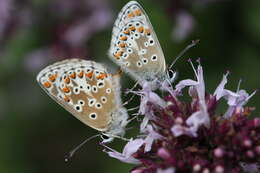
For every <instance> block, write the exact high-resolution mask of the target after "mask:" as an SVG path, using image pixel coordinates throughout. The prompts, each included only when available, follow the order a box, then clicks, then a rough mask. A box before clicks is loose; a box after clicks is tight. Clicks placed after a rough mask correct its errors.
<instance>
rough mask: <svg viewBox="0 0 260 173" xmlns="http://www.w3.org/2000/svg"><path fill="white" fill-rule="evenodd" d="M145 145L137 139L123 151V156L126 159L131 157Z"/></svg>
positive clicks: (141, 140) (129, 143)
mask: <svg viewBox="0 0 260 173" xmlns="http://www.w3.org/2000/svg"><path fill="white" fill-rule="evenodd" d="M143 144H144V140H143V139H135V140H131V141H130V142H128V143H127V144H126V145H125V147H124V150H123V155H124V156H126V157H130V156H131V155H132V154H133V153H135V152H136V151H137V150H138V149H139V148H140V147H141V146H142V145H143Z"/></svg>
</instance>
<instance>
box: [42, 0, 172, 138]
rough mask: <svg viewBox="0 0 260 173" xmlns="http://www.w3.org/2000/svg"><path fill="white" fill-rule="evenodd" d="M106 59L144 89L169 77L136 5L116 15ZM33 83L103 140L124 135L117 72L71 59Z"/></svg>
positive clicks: (152, 34) (124, 114)
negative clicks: (110, 59)
mask: <svg viewBox="0 0 260 173" xmlns="http://www.w3.org/2000/svg"><path fill="white" fill-rule="evenodd" d="M109 55H110V58H112V60H113V61H114V62H115V63H116V64H118V65H119V66H120V67H121V69H123V71H125V72H127V73H129V74H130V75H131V76H132V77H133V78H134V79H136V80H137V81H138V82H139V83H140V84H141V85H142V86H143V85H144V83H145V82H151V83H153V84H152V85H154V84H155V85H154V87H152V88H158V86H157V84H158V82H156V81H159V82H162V81H171V80H172V79H173V76H169V73H168V71H167V70H166V63H165V58H164V55H163V52H162V49H161V46H160V44H159V41H158V39H157V37H156V34H155V32H154V30H153V27H152V25H151V23H150V21H149V19H148V16H147V15H146V13H145V11H144V10H143V8H142V7H141V6H140V4H138V3H137V2H135V1H131V2H129V3H127V4H126V5H125V6H124V7H123V9H122V10H121V12H120V13H119V15H118V19H117V20H116V22H115V25H114V28H113V32H112V41H111V46H110V50H109ZM37 81H38V82H39V84H40V86H41V87H42V88H43V89H44V90H45V91H46V92H47V93H48V95H50V96H51V97H52V98H53V99H54V100H55V101H56V102H58V103H59V104H60V105H61V106H63V107H64V108H65V109H66V110H67V111H69V112H70V113H71V114H72V115H74V116H75V117H76V118H78V119H79V120H80V121H82V122H83V123H85V124H86V125H88V126H90V127H92V128H94V129H96V130H98V131H100V132H102V134H105V136H107V137H108V139H106V140H105V142H109V141H111V140H112V139H113V138H114V137H118V136H123V135H124V133H125V126H126V125H127V123H128V122H129V120H128V114H127V111H126V109H125V108H124V107H123V105H122V103H121V98H120V83H119V75H118V74H114V75H113V74H109V73H108V72H107V70H106V69H105V67H104V66H102V65H101V64H99V63H96V62H93V61H86V60H80V59H69V60H63V61H61V62H57V63H55V64H53V65H50V66H48V67H46V68H44V69H43V70H42V71H41V72H40V73H39V74H38V76H37ZM154 81H155V82H154Z"/></svg>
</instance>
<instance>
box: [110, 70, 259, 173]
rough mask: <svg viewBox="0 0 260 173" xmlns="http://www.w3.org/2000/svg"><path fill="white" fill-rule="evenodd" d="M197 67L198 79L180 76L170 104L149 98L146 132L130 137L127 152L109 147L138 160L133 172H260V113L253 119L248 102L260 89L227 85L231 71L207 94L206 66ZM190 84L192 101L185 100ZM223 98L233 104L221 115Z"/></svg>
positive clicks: (121, 157) (127, 159) (118, 156)
mask: <svg viewBox="0 0 260 173" xmlns="http://www.w3.org/2000/svg"><path fill="white" fill-rule="evenodd" d="M193 69H194V68H193ZM194 72H195V75H196V80H191V79H187V80H182V81H180V82H179V83H178V84H177V85H176V86H175V89H174V92H172V93H175V94H174V95H173V94H171V95H169V96H166V97H165V98H164V99H163V100H164V101H165V102H166V103H167V104H166V106H165V107H162V106H158V105H157V104H154V102H149V100H148V103H147V104H148V106H147V109H148V110H149V111H146V112H145V113H146V115H145V116H146V118H145V119H148V122H144V123H142V125H141V126H142V127H141V133H142V134H143V135H142V137H140V136H139V137H137V138H136V139H132V140H130V142H128V143H127V144H126V146H125V147H124V150H123V152H122V153H119V152H117V151H115V150H113V149H110V148H109V151H107V153H108V154H109V156H111V157H113V158H116V159H119V160H120V161H122V162H126V163H132V164H136V165H137V166H135V167H134V168H133V169H132V171H131V172H132V173H153V172H155V173H175V172H176V173H189V172H194V173H211V172H214V173H225V172H228V173H239V172H243V171H247V172H259V171H260V169H259V167H258V166H259V164H260V118H253V119H249V115H250V113H251V112H252V111H253V108H252V107H245V106H244V105H245V104H246V103H247V102H248V100H249V99H250V98H251V97H252V96H253V95H254V94H255V92H253V93H252V94H251V95H249V94H248V93H247V92H246V91H245V90H242V89H240V86H239V87H238V89H237V91H236V92H233V91H230V90H228V89H225V84H226V83H227V76H228V73H227V74H225V75H224V76H223V79H222V81H221V82H220V84H219V85H218V87H217V88H216V90H215V92H214V94H208V93H207V92H205V83H204V78H203V69H202V67H201V65H199V66H198V68H197V70H195V69H194ZM185 87H188V93H189V96H190V97H191V101H190V102H187V101H182V91H183V89H184V88H185ZM221 100H226V101H227V104H228V109H227V111H226V112H225V113H223V114H218V113H217V112H216V110H217V108H218V104H219V102H220V101H221ZM151 113H152V116H151ZM145 121H146V120H145Z"/></svg>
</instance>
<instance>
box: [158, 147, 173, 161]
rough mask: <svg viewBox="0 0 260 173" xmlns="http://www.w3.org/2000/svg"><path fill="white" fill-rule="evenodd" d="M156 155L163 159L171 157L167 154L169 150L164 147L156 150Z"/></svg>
mask: <svg viewBox="0 0 260 173" xmlns="http://www.w3.org/2000/svg"><path fill="white" fill-rule="evenodd" d="M157 155H158V156H159V157H161V158H163V159H165V160H167V159H169V158H170V157H171V155H170V154H169V152H168V151H167V150H166V149H165V148H160V149H159V150H158V151H157Z"/></svg>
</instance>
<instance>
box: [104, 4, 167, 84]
mask: <svg viewBox="0 0 260 173" xmlns="http://www.w3.org/2000/svg"><path fill="white" fill-rule="evenodd" d="M109 55H110V57H111V58H112V59H113V60H114V61H115V62H116V63H117V64H118V65H120V67H121V68H122V69H123V70H125V71H127V72H129V73H130V74H131V75H132V76H133V77H134V78H135V79H136V80H151V79H152V78H153V77H154V76H156V75H158V76H159V75H161V74H164V73H165V69H166V66H165V58H164V55H163V52H162V49H161V46H160V43H159V41H158V39H157V36H156V34H155V32H154V30H153V27H152V25H151V23H150V21H149V18H148V16H147V15H146V13H145V11H144V10H143V8H142V7H141V6H140V4H138V3H137V2H135V1H131V2H129V3H128V4H126V5H125V6H124V7H123V9H122V10H121V12H120V13H119V15H118V18H117V20H116V22H115V25H114V28H113V32H112V41H111V46H110V51H109Z"/></svg>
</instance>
